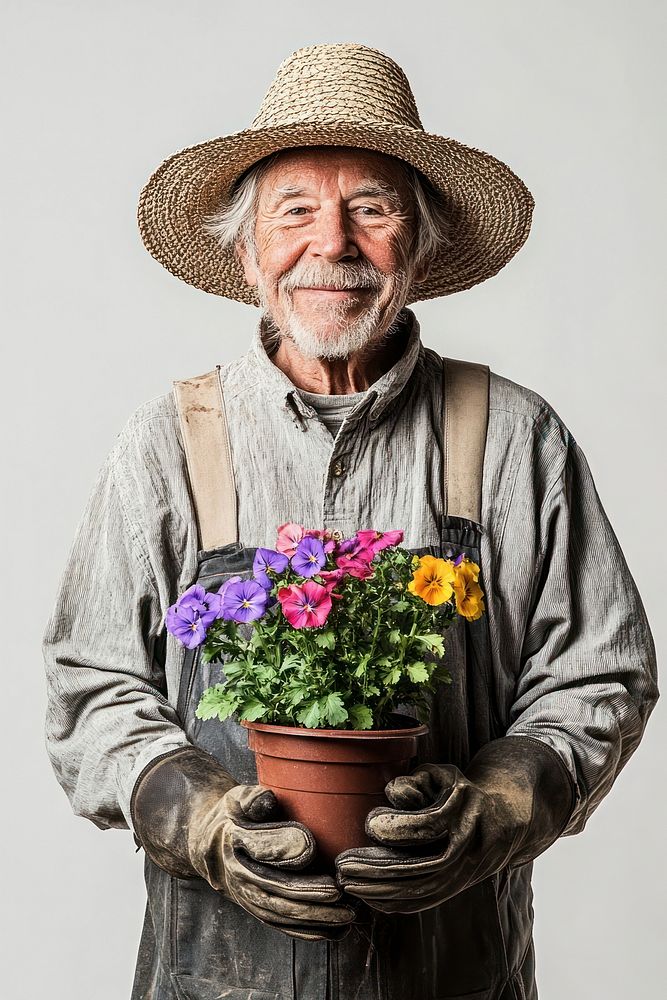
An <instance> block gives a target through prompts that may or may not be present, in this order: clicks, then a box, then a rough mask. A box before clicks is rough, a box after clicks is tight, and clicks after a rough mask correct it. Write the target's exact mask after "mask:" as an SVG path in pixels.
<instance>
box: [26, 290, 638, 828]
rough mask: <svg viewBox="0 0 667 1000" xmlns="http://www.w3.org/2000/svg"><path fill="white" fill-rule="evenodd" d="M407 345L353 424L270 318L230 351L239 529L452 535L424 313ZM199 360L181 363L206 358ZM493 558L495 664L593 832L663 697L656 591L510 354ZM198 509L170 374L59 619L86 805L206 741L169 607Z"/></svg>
mask: <svg viewBox="0 0 667 1000" xmlns="http://www.w3.org/2000/svg"><path fill="white" fill-rule="evenodd" d="M402 318H403V319H404V320H405V327H404V331H403V333H401V334H400V335H401V336H404V337H405V339H406V346H405V350H404V353H403V355H402V356H401V358H400V359H399V361H398V362H396V364H394V365H393V367H392V368H391V369H390V370H389V371H387V372H386V373H385V374H384V375H383V376H382V377H381V378H379V379H378V380H377V381H376V382H374V383H373V385H372V386H371V387H370V388H369V390H368V391H367V392H366V393H364V395H363V398H362V399H361V400H360V401H359V403H357V404H356V405H355V406H354V407H353V408H352V410H351V412H350V413H349V414H348V415H347V416H346V417H345V420H344V422H343V424H342V426H341V428H340V430H339V432H338V434H337V436H336V438H335V440H334V439H332V436H331V433H330V432H329V430H328V429H327V428H326V426H325V425H324V424H323V423H322V421H321V420H320V419H319V417H318V415H317V412H316V410H315V409H314V408H313V407H311V406H310V405H308V403H307V402H305V401H304V399H303V398H302V397H301V396H300V394H299V392H298V391H296V389H295V386H294V385H293V383H292V382H291V381H290V380H289V378H288V377H287V376H286V375H285V374H284V373H283V372H282V371H281V370H280V369H279V368H277V366H276V365H274V364H273V362H272V361H271V359H270V357H269V355H268V354H267V350H269V351H270V350H271V346H272V345H271V344H270V343H269V341H268V340H267V341H266V343H265V339H264V333H265V331H264V328H263V325H262V324H261V323H260V324H258V326H257V328H256V330H255V333H254V336H253V339H252V343H251V345H250V348H249V350H248V351H247V352H246V353H245V354H244V355H243V356H242V357H240V358H239V359H237V360H235V361H232V362H229V363H227V364H225V365H223V366H222V372H221V374H222V381H223V386H224V397H225V403H226V410H227V420H228V424H229V432H230V439H231V440H230V443H231V450H232V459H233V469H234V475H235V478H236V488H237V494H238V527H239V540H240V541H241V542H242V543H243V544H244V545H247V546H256V545H257V546H266V547H270V548H273V547H274V545H275V540H276V531H277V528H278V525H280V524H281V523H283V522H285V521H297V522H299V523H301V524H304V525H305V526H307V527H326V528H329V529H331V530H339V531H341V532H343V534H344V535H348V534H352V533H353V532H354V531H356V530H357V529H358V528H375V529H378V530H381V531H385V530H389V529H393V528H401V529H403V531H404V533H405V536H404V544H405V546H406V547H419V546H424V545H437V544H438V541H439V538H440V522H441V519H442V509H443V497H442V481H443V476H442V455H443V449H442V363H441V359H440V356H439V355H438V354H437V353H436V352H435V351H433V350H431V349H430V348H428V347H425V346H424V344H423V343H422V341H421V337H420V330H419V325H418V323H417V321H416V319H415V317H414V314H413V313H412V311H411V310H405V311H404V314H403V317H402ZM189 374H190V373H181V376H182V377H188V375H189ZM481 520H482V526H483V534H482V542H481V562H482V572H483V577H484V580H485V581H486V590H487V593H486V606H487V613H488V623H489V630H490V637H491V645H492V659H493V663H492V672H493V677H494V683H495V685H496V690H497V692H498V695H499V697H500V698H501V700H503V701H504V706H505V709H506V718H507V719H509V729H508V732H509V733H511V734H512V735H527V736H531V737H533V738H536V739H540V740H544V741H545V742H546V743H548V744H549V745H550V746H551V747H552V748H553V749H554V750H556V751H557V752H558V753H559V754H560V755H561V757H562V759H563V761H564V763H565V765H566V767H567V768H568V770H569V772H570V774H571V775H572V778H573V779H574V781H575V784H576V788H577V793H578V794H577V802H576V806H575V808H574V811H573V813H572V816H571V818H570V821H569V823H568V826H567V828H566V831H565V832H566V833H576V832H578V831H579V830H581V829H582V828H583V826H584V824H585V822H586V820H587V818H588V816H589V815H590V814H591V812H592V811H593V809H594V808H595V807H596V806H597V805H598V803H599V802H600V800H601V799H602V798H603V796H604V795H605V794H606V793H607V792H608V791H609V789H610V787H611V785H612V783H613V781H614V779H615V778H616V776H617V774H618V773H619V771H620V770H621V768H622V767H623V765H624V764H625V763H626V761H627V760H628V758H629V756H630V754H631V753H632V752H633V751H634V749H635V748H636V746H637V744H638V743H639V740H640V739H641V736H642V733H643V730H644V726H645V724H646V721H647V718H648V716H649V713H650V712H651V710H652V708H653V706H654V704H655V702H656V700H657V697H658V691H657V686H656V660H655V648H654V644H653V639H652V636H651V632H650V629H649V625H648V622H647V619H646V614H645V611H644V607H643V605H642V601H641V599H640V596H639V594H638V592H637V588H636V586H635V583H634V581H633V579H632V577H631V575H630V571H629V569H628V566H627V564H626V561H625V558H624V556H623V553H622V552H621V549H620V546H619V543H618V540H617V538H616V536H615V534H614V531H613V529H612V527H611V525H610V523H609V520H608V518H607V516H606V514H605V511H604V509H603V506H602V504H601V502H600V498H599V497H598V494H597V491H596V488H595V485H594V482H593V479H592V477H591V473H590V469H589V466H588V463H587V461H586V458H585V457H584V455H583V453H582V451H581V449H580V448H579V446H578V445H577V443H576V442H575V440H574V437H573V436H572V434H571V433H570V432H569V430H568V429H567V428H566V427H565V425H564V424H563V422H562V420H561V419H560V418H559V416H558V414H557V413H555V412H554V410H553V409H552V408H551V406H550V405H549V404H548V403H547V402H546V401H545V400H544V399H543V398H542V397H541V396H539V395H538V394H537V393H536V392H533V391H532V390H530V389H527V388H524V387H523V386H521V385H518V384H516V383H515V382H512V381H510V380H509V379H507V378H503V377H502V376H500V375H498V374H496V373H495V372H491V374H490V411H489V425H488V434H487V444H486V452H485V457H484V473H483V484H482V516H481ZM197 549H198V539H197V528H196V522H195V517H194V511H193V506H192V499H191V496H190V492H189V486H188V479H187V472H186V463H185V455H184V451H183V445H182V439H181V434H180V428H179V422H178V416H177V412H176V408H175V403H174V398H173V396H172V393H171V392H167V393H165V394H164V395H162V396H159V397H157V398H155V399H152V400H150V401H148V402H147V403H145V404H143V405H142V406H140V407H139V408H138V409H137V410H136V411H135V412H134V413H133V414H132V416H131V417H130V418H129V420H128V422H127V423H126V425H125V427H124V428H123V429H122V430H121V432H120V434H119V435H118V438H117V440H116V443H115V445H114V447H113V448H112V450H111V453H110V454H109V456H108V458H107V460H106V462H105V463H104V465H103V467H102V470H101V472H100V474H99V477H98V479H97V482H96V483H95V486H94V488H93V491H92V494H91V496H90V499H89V501H88V504H87V506H86V509H85V512H84V514H83V517H82V519H81V521H80V524H79V527H78V530H77V533H76V537H75V540H74V543H73V546H72V549H71V552H70V555H69V558H68V560H67V564H66V566H65V568H64V572H63V576H62V581H61V584H60V588H59V591H58V594H57V598H56V603H55V608H54V611H53V614H52V616H51V618H50V620H49V623H48V625H47V628H46V633H45V636H44V644H43V650H44V659H45V667H46V679H47V687H48V706H47V717H46V746H47V751H48V754H49V757H50V760H51V762H52V765H53V768H54V770H55V773H56V776H57V778H58V781H59V782H60V784H61V785H62V787H63V789H64V790H65V792H66V794H67V796H68V797H69V800H70V802H71V805H72V808H73V810H74V812H75V813H76V814H78V815H81V816H85V817H87V818H88V819H90V820H91V821H92V822H93V823H95V824H96V825H97V826H98V827H100V828H109V827H119V828H127V827H129V828H131V826H132V824H131V816H130V808H129V803H130V796H131V793H132V788H133V785H134V783H135V781H136V779H137V777H138V776H139V773H140V772H141V770H142V769H143V768H144V767H145V766H146V764H148V763H149V762H150V761H151V760H152V759H153V758H155V757H157V756H158V755H160V754H162V753H164V752H166V751H168V750H170V749H173V748H176V747H179V746H182V745H188V740H187V738H186V736H185V734H184V732H183V730H182V729H181V727H180V725H179V722H178V718H177V715H176V711H175V705H176V699H177V692H178V682H179V677H180V671H181V666H182V662H183V647H182V646H180V644H179V643H178V642H177V641H176V640H175V639H174V638H173V637H172V636H168V638H167V646H166V657H165V658H164V665H162V663H161V660H162V657H157V656H156V655H155V653H156V649H157V648H159V639H158V637H159V636H160V634H161V632H162V630H163V624H164V615H165V612H166V610H167V608H168V606H169V605H170V604H172V603H173V602H174V601H175V600H176V599H177V597H178V596H179V594H180V593H182V591H183V590H185V589H186V588H187V587H188V586H189V585H190V584H191V583H192V580H193V578H194V575H195V572H196V565H197Z"/></svg>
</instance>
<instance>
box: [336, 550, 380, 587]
mask: <svg viewBox="0 0 667 1000" xmlns="http://www.w3.org/2000/svg"><path fill="white" fill-rule="evenodd" d="M374 558H375V552H374V551H373V549H370V548H368V549H367V548H358V549H357V550H356V551H354V552H352V553H351V554H350V555H343V556H338V557H337V558H336V565H337V566H338V568H339V569H344V570H345V572H346V573H349V574H350V576H354V577H356V578H357V579H358V580H367V579H368V577H369V576H373V573H374V572H375V570H374V569H373V567H372V565H371V563H372V561H373V559H374Z"/></svg>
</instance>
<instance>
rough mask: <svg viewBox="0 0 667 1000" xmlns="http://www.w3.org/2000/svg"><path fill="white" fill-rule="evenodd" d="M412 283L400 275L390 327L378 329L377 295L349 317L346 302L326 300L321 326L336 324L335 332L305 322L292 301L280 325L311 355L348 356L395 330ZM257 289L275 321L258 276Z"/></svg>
mask: <svg viewBox="0 0 667 1000" xmlns="http://www.w3.org/2000/svg"><path fill="white" fill-rule="evenodd" d="M408 284H409V278H408V275H407V274H406V273H400V274H399V275H397V279H396V288H395V291H394V297H393V301H394V302H395V304H396V308H395V309H394V310H390V313H389V315H390V316H391V321H390V325H389V328H388V329H386V330H384V331H382V333H380V334H379V333H378V329H379V323H380V313H381V310H380V306H379V303H378V300H377V298H376V299H375V301H374V302H373V304H372V305H371V306H369V307H368V308H367V309H364V311H363V312H362V313H361V314H360V315H359V316H356V317H355V318H354V319H351V320H348V319H347V315H348V308H347V306H346V305H345V304H344V303H335V302H334V303H327V304H326V305H324V304H323V306H322V318H323V323H322V326H327V327H331V326H332V325H333V326H334V328H335V331H336V332H334V333H331V334H328V335H323V334H322V333H321V326H320V324H318V323H316V322H312V321H311V322H310V323H306V322H304V321H303V320H302V319H301V318H300V317H299V316H298V315H297V313H296V311H295V310H294V308H293V305H292V301H291V299H289V304H288V305H286V307H285V312H286V316H285V320H284V321H283V323H282V324H281V326H280V333H281V335H282V336H284V337H289V338H290V340H292V341H293V343H294V344H295V345H296V347H297V348H298V350H299V352H300V353H301V354H302V355H303V356H304V357H308V358H321V359H334V358H348V357H349V356H350V355H351V354H353V353H357V352H359V351H362V350H363V349H364V348H365V347H367V346H368V344H370V343H371V342H377V341H378V340H381V339H382V337H383V336H384V337H386V336H389V335H390V334H391V331H392V330H393V327H394V323H395V318H396V315H397V314H398V312H400V310H401V309H402V308H403V305H404V304H405V292H406V289H407V287H408ZM257 293H258V296H259V300H260V303H261V305H262V308H263V309H264V311H265V315H267V316H268V317H269V318H270V319H271V321H272V323H273V325H274V326H275V325H276V324H275V320H273V318H272V317H271V316H270V314H269V313H268V302H267V297H266V291H265V285H264V282H263V281H262V279H261V276H260V277H258V282H257Z"/></svg>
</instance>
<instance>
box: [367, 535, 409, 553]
mask: <svg viewBox="0 0 667 1000" xmlns="http://www.w3.org/2000/svg"><path fill="white" fill-rule="evenodd" d="M357 538H358V539H359V541H360V542H361V544H362V546H363V547H364V548H371V549H373V551H374V552H381V551H382V549H387V548H389V547H390V546H392V545H398V544H399V543H400V542H402V541H403V532H402V531H372V530H371V531H358V532H357Z"/></svg>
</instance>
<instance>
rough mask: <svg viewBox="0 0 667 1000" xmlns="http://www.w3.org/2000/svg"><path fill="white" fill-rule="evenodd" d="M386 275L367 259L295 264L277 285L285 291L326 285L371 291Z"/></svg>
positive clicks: (379, 288)
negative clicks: (349, 261)
mask: <svg viewBox="0 0 667 1000" xmlns="http://www.w3.org/2000/svg"><path fill="white" fill-rule="evenodd" d="M387 279H388V275H386V274H384V273H383V272H382V271H380V270H378V268H376V267H374V265H373V264H371V263H369V262H368V261H360V262H359V263H358V264H322V263H317V262H313V263H310V264H295V266H294V267H293V268H292V269H291V270H290V271H287V273H286V274H284V275H283V277H282V278H281V279H280V281H279V283H278V284H279V287H280V288H281V289H282V290H283V291H285V292H291V291H293V290H294V289H295V288H320V287H321V286H323V285H326V287H328V288H334V289H336V290H337V291H342V290H343V289H346V288H366V289H369V290H370V291H372V292H380V291H381V290H382V288H383V287H384V285H385V283H386V281H387Z"/></svg>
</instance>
